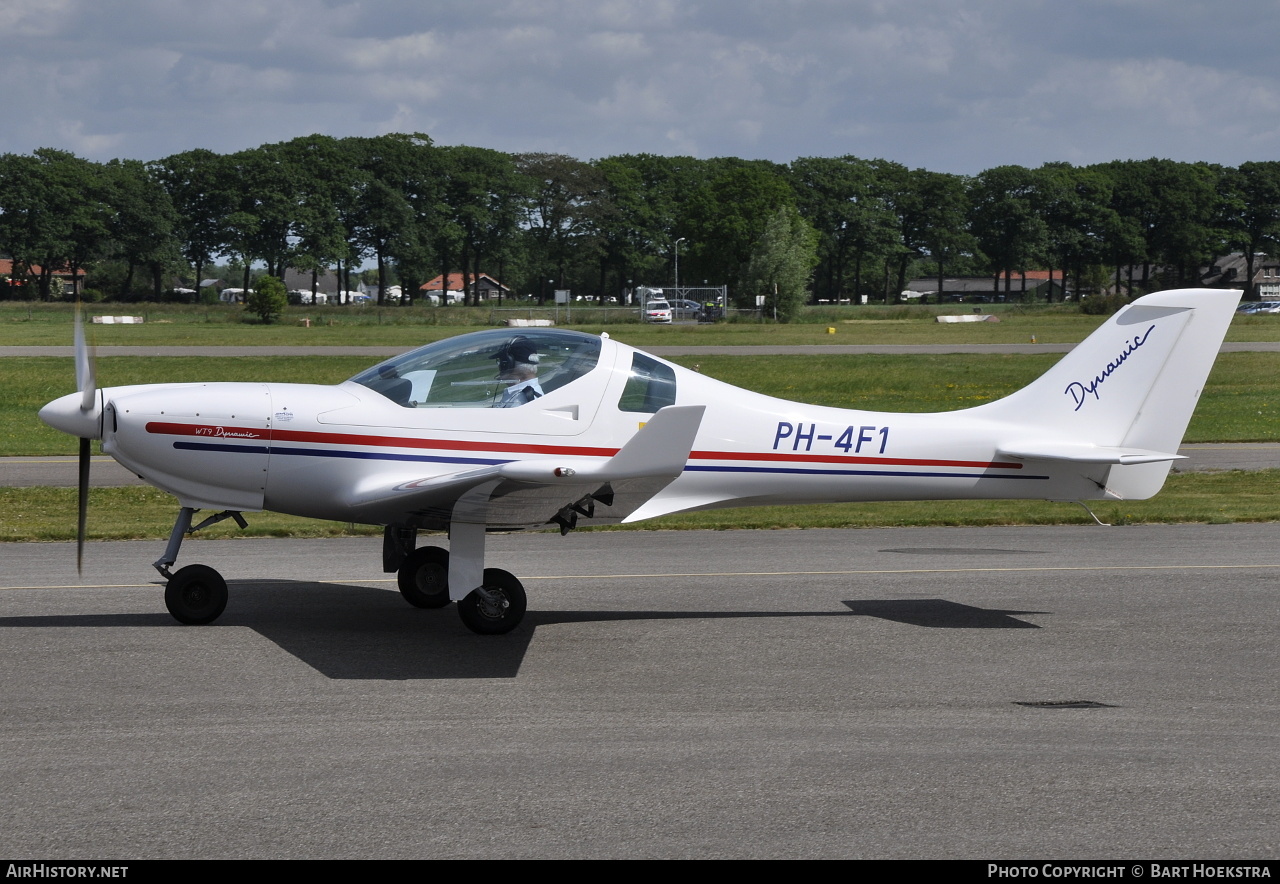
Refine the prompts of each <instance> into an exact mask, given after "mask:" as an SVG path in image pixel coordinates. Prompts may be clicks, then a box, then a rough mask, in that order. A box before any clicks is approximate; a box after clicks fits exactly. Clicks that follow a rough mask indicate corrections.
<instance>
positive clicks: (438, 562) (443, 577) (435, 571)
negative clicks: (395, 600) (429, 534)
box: [396, 546, 449, 608]
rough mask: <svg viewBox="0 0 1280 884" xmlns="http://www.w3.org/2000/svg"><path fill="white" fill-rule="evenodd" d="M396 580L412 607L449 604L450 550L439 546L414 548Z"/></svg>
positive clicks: (401, 592)
mask: <svg viewBox="0 0 1280 884" xmlns="http://www.w3.org/2000/svg"><path fill="white" fill-rule="evenodd" d="M396 583H398V584H399V585H400V594H401V595H402V596H404V598H405V601H407V602H408V603H409V604H411V605H413V606H414V607H415V608H443V607H444V606H445V605H447V604H449V551H448V550H445V549H441V548H440V547H438V546H424V547H420V548H418V549H415V550H414V551H413V552H411V553H409V555H407V556H405V560H404V564H402V565H401V566H400V570H399V571H398V572H396Z"/></svg>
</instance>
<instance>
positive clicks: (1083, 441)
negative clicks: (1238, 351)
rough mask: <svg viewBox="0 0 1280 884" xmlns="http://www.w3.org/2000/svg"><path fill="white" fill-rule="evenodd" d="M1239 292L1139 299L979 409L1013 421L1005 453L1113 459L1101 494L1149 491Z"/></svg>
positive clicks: (1138, 495)
mask: <svg viewBox="0 0 1280 884" xmlns="http://www.w3.org/2000/svg"><path fill="white" fill-rule="evenodd" d="M1240 295H1241V293H1240V292H1238V291H1223V290H1221V289H1178V290H1175V291H1167V292H1157V293H1155V294H1152V295H1147V296H1146V297H1143V298H1139V299H1138V300H1137V301H1134V302H1133V303H1132V304H1130V305H1129V306H1127V307H1125V308H1124V309H1122V310H1121V311H1120V312H1118V313H1116V315H1115V316H1113V317H1111V318H1110V319H1109V320H1107V322H1105V323H1104V324H1103V325H1102V326H1101V327H1100V328H1099V329H1098V330H1097V331H1095V332H1094V333H1093V334H1091V335H1090V336H1089V337H1088V338H1086V339H1085V340H1084V341H1083V342H1082V343H1081V344H1080V345H1079V346H1077V347H1076V348H1075V349H1073V350H1072V351H1071V352H1070V353H1068V354H1067V355H1066V356H1065V357H1063V359H1062V360H1061V361H1060V362H1059V363H1058V364H1057V365H1055V366H1054V367H1053V368H1051V369H1049V371H1048V372H1046V373H1045V374H1044V375H1042V376H1041V377H1040V378H1039V379H1038V380H1036V381H1034V382H1033V383H1032V384H1030V385H1029V386H1027V387H1025V388H1024V389H1022V390H1019V391H1018V392H1017V393H1014V394H1013V395H1011V396H1008V397H1006V398H1004V399H1001V400H1000V401H998V402H993V403H991V404H990V405H986V406H981V407H980V408H978V409H975V411H976V412H981V413H982V416H983V417H986V418H989V419H994V420H997V421H1000V422H1002V423H1005V424H1007V425H1008V426H1009V432H1008V436H1007V441H1006V442H1005V443H1003V444H1001V446H1000V450H1001V452H1002V453H1004V454H1006V455H1008V456H1011V457H1019V458H1024V459H1044V460H1072V461H1080V462H1084V463H1097V464H1113V466H1112V467H1111V469H1110V471H1109V473H1108V475H1107V477H1106V482H1105V485H1106V492H1107V496H1109V497H1117V498H1122V499H1142V498H1146V497H1150V496H1151V495H1153V494H1155V493H1156V492H1157V491H1159V490H1160V487H1161V485H1163V484H1164V479H1165V476H1166V475H1167V474H1168V472H1169V465H1170V462H1171V461H1172V460H1174V459H1176V458H1177V451H1178V446H1179V445H1180V444H1181V442H1182V435H1183V433H1185V432H1186V429H1187V424H1188V422H1190V420H1191V413H1192V411H1194V410H1195V406H1196V402H1197V401H1198V400H1199V398H1200V393H1201V391H1202V390H1203V389H1204V384H1205V379H1206V378H1208V376H1209V370H1210V369H1211V368H1213V362H1214V359H1215V358H1216V357H1217V355H1218V348H1219V347H1220V346H1221V344H1222V339H1223V338H1224V337H1225V336H1226V333H1227V327H1228V326H1229V325H1230V324H1231V319H1232V316H1233V315H1234V312H1235V308H1236V305H1237V304H1238V303H1239V302H1240Z"/></svg>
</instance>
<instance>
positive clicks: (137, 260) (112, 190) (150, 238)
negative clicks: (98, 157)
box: [73, 160, 199, 300]
mask: <svg viewBox="0 0 1280 884" xmlns="http://www.w3.org/2000/svg"><path fill="white" fill-rule="evenodd" d="M102 173H103V175H104V183H105V186H106V197H105V198H106V200H107V201H108V203H109V204H110V206H111V208H112V212H111V218H110V222H109V231H110V235H111V242H112V245H113V250H112V251H113V255H114V256H115V257H116V258H118V259H120V260H121V261H123V262H124V263H125V266H126V268H127V272H126V274H125V281H124V284H123V285H122V287H121V297H122V298H128V297H129V296H130V289H131V287H132V282H133V273H134V270H135V269H136V268H139V267H142V268H145V269H146V270H148V271H149V272H150V275H151V294H152V297H154V298H155V299H156V300H159V299H160V296H161V293H162V291H163V289H164V276H165V271H166V269H171V268H172V267H173V265H174V264H175V263H177V262H179V261H180V260H181V257H182V253H181V249H180V246H179V243H178V239H177V237H176V236H175V232H174V230H175V227H176V225H177V223H178V217H177V212H176V211H175V209H174V207H173V203H172V202H171V201H170V199H169V194H168V192H167V191H166V190H165V189H164V187H163V186H162V185H161V183H160V181H159V179H158V177H157V175H156V174H155V172H154V171H153V170H152V169H151V168H149V167H147V166H146V165H145V164H143V163H141V162H139V161H138V160H112V161H111V162H109V163H107V165H106V166H105V167H103V169H102ZM73 269H74V267H73ZM197 282H199V280H197Z"/></svg>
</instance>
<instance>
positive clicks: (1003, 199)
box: [969, 166, 1047, 292]
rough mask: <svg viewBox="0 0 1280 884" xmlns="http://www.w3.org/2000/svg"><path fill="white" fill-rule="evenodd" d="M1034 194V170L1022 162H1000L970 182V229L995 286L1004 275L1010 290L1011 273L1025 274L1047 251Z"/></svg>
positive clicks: (1007, 287)
mask: <svg viewBox="0 0 1280 884" xmlns="http://www.w3.org/2000/svg"><path fill="white" fill-rule="evenodd" d="M1034 197H1035V173H1033V172H1032V171H1031V170H1030V169H1027V168H1024V167H1023V166H997V167H996V168H994V169H988V170H986V171H984V172H980V173H979V174H978V176H977V177H976V178H974V179H973V180H972V181H971V182H970V186H969V211H970V230H971V231H972V232H973V235H974V239H975V242H976V244H977V247H978V249H979V250H980V251H981V252H982V254H983V256H984V257H985V259H986V265H987V269H988V271H990V273H991V274H992V277H993V286H994V287H995V289H998V288H999V282H1000V277H1001V276H1004V281H1005V282H1004V290H1005V291H1006V292H1008V291H1010V290H1011V288H1010V287H1011V283H1012V275H1013V274H1014V273H1015V272H1019V273H1024V274H1025V272H1026V271H1027V270H1028V269H1030V268H1031V267H1032V266H1033V264H1034V262H1035V260H1036V256H1037V255H1039V254H1042V253H1043V252H1044V247H1045V236H1046V234H1047V230H1046V228H1045V224H1044V220H1043V219H1042V218H1040V216H1039V215H1037V214H1036V212H1035V207H1034V204H1033V200H1034ZM1025 290H1026V277H1025V276H1023V291H1024V292H1025Z"/></svg>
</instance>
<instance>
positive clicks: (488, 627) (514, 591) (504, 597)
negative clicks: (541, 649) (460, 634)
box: [458, 568, 529, 635]
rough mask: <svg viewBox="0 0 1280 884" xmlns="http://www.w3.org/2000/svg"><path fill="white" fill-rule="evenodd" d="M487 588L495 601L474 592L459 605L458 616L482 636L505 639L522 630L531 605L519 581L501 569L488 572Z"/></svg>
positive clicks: (491, 569) (485, 570)
mask: <svg viewBox="0 0 1280 884" xmlns="http://www.w3.org/2000/svg"><path fill="white" fill-rule="evenodd" d="M484 588H485V589H486V590H488V592H489V593H490V595H491V596H492V597H493V601H490V600H488V599H485V598H484V596H482V595H480V593H479V592H478V591H477V590H472V591H471V592H470V593H469V594H468V595H467V597H466V598H464V599H463V600H462V601H460V602H458V616H460V617H461V618H462V622H463V624H464V625H466V627H467V629H470V630H471V631H472V632H474V633H478V634H479V635H503V634H504V633H508V632H510V631H511V630H513V629H515V628H516V627H517V626H519V625H520V621H521V620H523V619H524V612H525V608H526V607H527V606H528V603H529V602H528V599H527V598H526V597H525V594H524V586H522V585H521V583H520V581H519V580H517V579H516V578H515V576H514V575H513V574H510V573H508V572H507V571H503V570H502V569H501V568H485V569H484Z"/></svg>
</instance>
